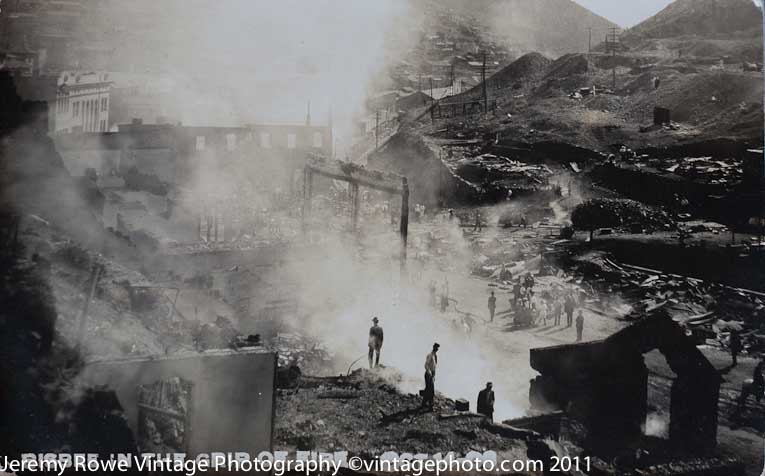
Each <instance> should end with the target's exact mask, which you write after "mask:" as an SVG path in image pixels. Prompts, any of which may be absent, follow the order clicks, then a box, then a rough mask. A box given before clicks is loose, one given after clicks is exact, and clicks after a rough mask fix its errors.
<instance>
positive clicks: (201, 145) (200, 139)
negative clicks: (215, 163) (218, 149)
mask: <svg viewBox="0 0 765 476" xmlns="http://www.w3.org/2000/svg"><path fill="white" fill-rule="evenodd" d="M197 150H205V136H197Z"/></svg>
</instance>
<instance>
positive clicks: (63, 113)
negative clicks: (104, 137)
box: [51, 72, 112, 134]
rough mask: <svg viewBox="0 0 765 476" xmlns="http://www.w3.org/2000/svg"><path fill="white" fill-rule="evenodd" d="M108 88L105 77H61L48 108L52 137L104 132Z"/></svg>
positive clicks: (106, 119) (105, 128)
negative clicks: (51, 120)
mask: <svg viewBox="0 0 765 476" xmlns="http://www.w3.org/2000/svg"><path fill="white" fill-rule="evenodd" d="M111 85H112V83H111V82H110V81H109V75H108V74H107V73H93V72H91V73H80V72H64V73H61V76H60V77H59V80H58V88H57V90H56V101H55V104H53V105H52V107H51V112H52V113H53V117H54V122H53V131H54V133H56V134H66V133H73V132H75V133H76V132H107V131H108V130H109V101H110V98H109V92H110V90H111Z"/></svg>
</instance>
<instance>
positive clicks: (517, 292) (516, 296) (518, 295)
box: [513, 279, 521, 308]
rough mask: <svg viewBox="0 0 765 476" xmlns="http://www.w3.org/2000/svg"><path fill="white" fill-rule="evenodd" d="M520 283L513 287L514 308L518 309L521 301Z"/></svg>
mask: <svg viewBox="0 0 765 476" xmlns="http://www.w3.org/2000/svg"><path fill="white" fill-rule="evenodd" d="M518 281H519V282H517V283H515V284H514V285H513V307H514V308H515V307H518V301H519V300H520V299H521V283H520V279H519V280H518Z"/></svg>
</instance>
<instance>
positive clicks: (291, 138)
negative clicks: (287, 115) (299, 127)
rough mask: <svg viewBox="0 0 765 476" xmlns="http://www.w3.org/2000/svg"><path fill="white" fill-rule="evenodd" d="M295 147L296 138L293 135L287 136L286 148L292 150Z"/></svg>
mask: <svg viewBox="0 0 765 476" xmlns="http://www.w3.org/2000/svg"><path fill="white" fill-rule="evenodd" d="M295 147H297V136H296V135H295V134H293V133H291V132H290V133H289V134H287V148H288V149H294V148H295Z"/></svg>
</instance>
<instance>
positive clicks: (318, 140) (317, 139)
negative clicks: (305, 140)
mask: <svg viewBox="0 0 765 476" xmlns="http://www.w3.org/2000/svg"><path fill="white" fill-rule="evenodd" d="M313 146H314V147H316V148H317V149H320V148H321V147H323V146H324V137H322V135H321V132H314V133H313Z"/></svg>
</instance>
